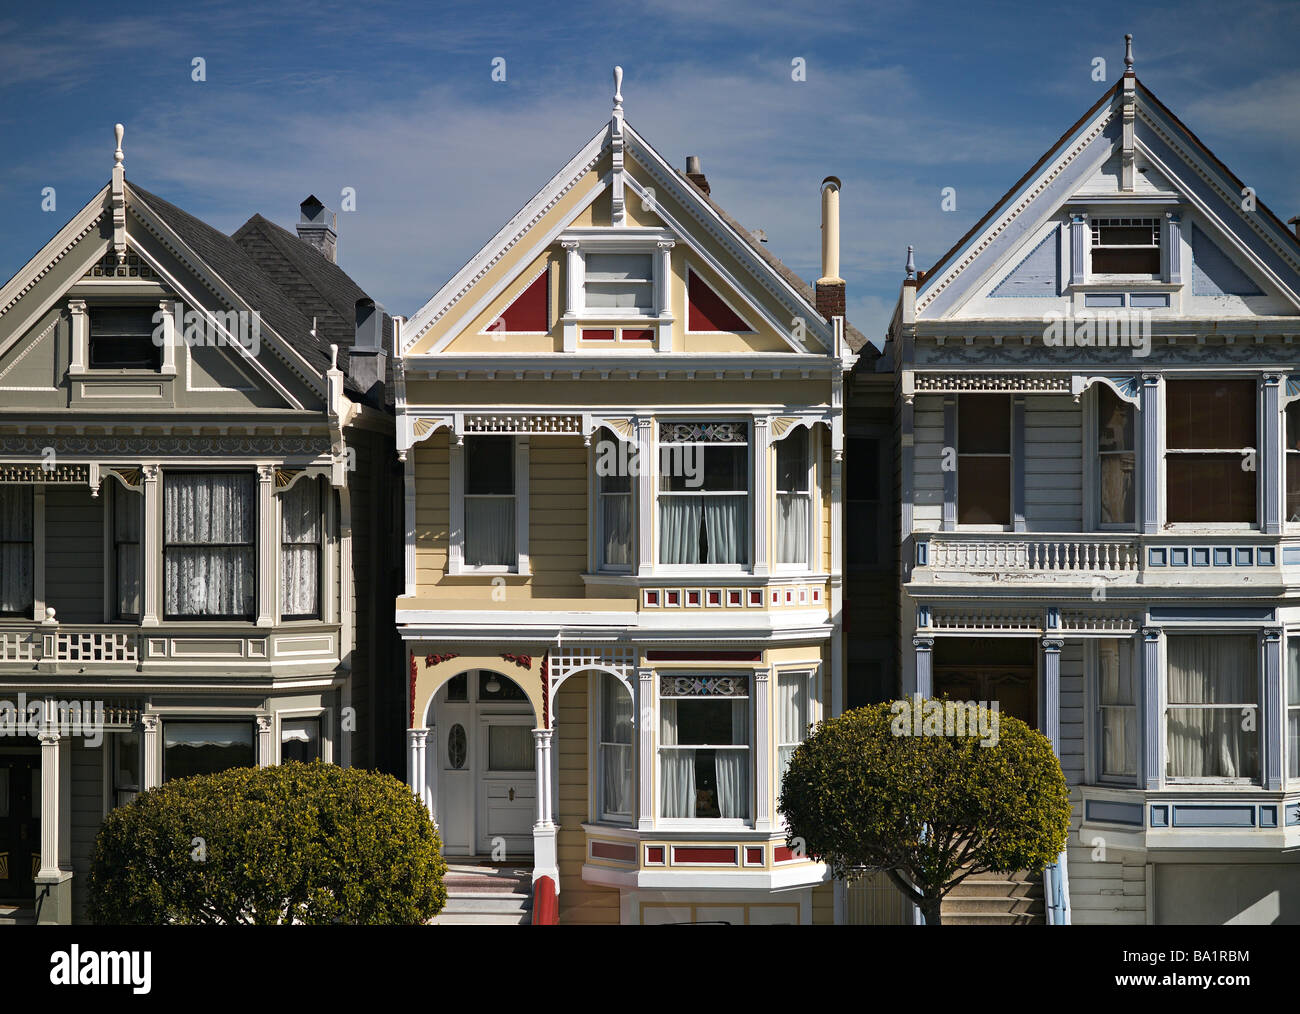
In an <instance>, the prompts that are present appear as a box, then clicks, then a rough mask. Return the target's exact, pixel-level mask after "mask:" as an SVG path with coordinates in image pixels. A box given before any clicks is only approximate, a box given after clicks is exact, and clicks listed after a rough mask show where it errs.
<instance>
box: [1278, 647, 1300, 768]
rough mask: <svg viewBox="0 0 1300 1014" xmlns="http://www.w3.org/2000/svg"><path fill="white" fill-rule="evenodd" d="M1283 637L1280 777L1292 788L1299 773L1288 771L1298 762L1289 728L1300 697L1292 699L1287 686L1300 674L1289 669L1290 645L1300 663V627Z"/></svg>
mask: <svg viewBox="0 0 1300 1014" xmlns="http://www.w3.org/2000/svg"><path fill="white" fill-rule="evenodd" d="M1283 637H1284V640H1283V643H1282V691H1283V694H1282V709H1283V711H1284V712H1285V716H1284V718H1283V721H1282V758H1283V762H1284V765H1285V766H1284V767H1283V769H1282V779H1283V783H1284V784H1286V785H1288V786H1290V787H1292V788H1294V787H1295V786H1297V785H1300V774H1297V775H1292V774H1291V773H1290V772H1291V766H1292V764H1300V757H1297V756H1294V755H1293V751H1292V749H1291V735H1290V728H1291V716H1292V714H1296V715H1300V697H1297V698H1296V699H1295V700H1292V699H1291V695H1290V692H1289V688H1290V685H1291V677H1292V675H1300V674H1293V673H1292V671H1291V666H1292V658H1291V651H1292V645H1295V646H1296V658H1295V663H1296V664H1297V665H1300V629H1292V630H1287V631H1286V632H1285V633H1284V635H1283ZM1297 750H1300V746H1297Z"/></svg>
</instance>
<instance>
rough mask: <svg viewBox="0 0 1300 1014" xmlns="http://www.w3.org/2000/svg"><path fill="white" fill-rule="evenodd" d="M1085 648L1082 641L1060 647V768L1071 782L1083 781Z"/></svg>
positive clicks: (1068, 642) (1066, 643)
mask: <svg viewBox="0 0 1300 1014" xmlns="http://www.w3.org/2000/svg"><path fill="white" fill-rule="evenodd" d="M1083 685H1084V652H1083V642H1082V641H1066V642H1065V647H1064V648H1063V649H1062V650H1061V769H1062V770H1063V771H1064V772H1065V779H1066V781H1067V782H1068V783H1069V784H1070V785H1071V786H1075V785H1078V784H1079V783H1080V782H1081V781H1083V742H1084V703H1083V702H1084V692H1083Z"/></svg>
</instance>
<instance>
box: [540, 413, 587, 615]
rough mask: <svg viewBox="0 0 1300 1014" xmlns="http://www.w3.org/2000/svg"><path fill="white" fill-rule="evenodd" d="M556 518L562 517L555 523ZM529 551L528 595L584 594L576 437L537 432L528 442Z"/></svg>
mask: <svg viewBox="0 0 1300 1014" xmlns="http://www.w3.org/2000/svg"><path fill="white" fill-rule="evenodd" d="M557 518H563V519H564V522H563V523H562V524H554V523H553V522H554V520H555V519H557ZM548 522H552V523H548ZM528 556H529V562H530V564H531V566H532V571H533V579H532V581H531V582H530V585H531V588H532V595H533V597H535V598H536V597H544V598H582V597H583V596H584V595H585V594H586V589H585V586H584V585H583V583H582V573H583V571H585V570H586V569H587V449H586V448H585V447H583V446H582V438H581V437H576V436H573V437H569V436H566V437H540V438H537V439H535V440H533V441H532V442H531V443H530V445H529V448H528Z"/></svg>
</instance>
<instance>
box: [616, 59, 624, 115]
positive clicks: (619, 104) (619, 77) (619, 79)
mask: <svg viewBox="0 0 1300 1014" xmlns="http://www.w3.org/2000/svg"><path fill="white" fill-rule="evenodd" d="M622 111H623V68H622V67H615V68H614V114H615V115H616V116H617V115H618V114H619V113H621V112H622Z"/></svg>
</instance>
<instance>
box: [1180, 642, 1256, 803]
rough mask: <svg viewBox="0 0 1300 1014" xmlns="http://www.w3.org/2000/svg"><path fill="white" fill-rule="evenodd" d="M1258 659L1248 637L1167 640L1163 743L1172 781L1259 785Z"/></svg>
mask: <svg viewBox="0 0 1300 1014" xmlns="http://www.w3.org/2000/svg"><path fill="white" fill-rule="evenodd" d="M1258 655H1259V648H1258V642H1257V639H1256V638H1255V637H1254V636H1253V635H1249V636H1247V635H1240V634H1214V635H1185V634H1180V635H1175V636H1171V637H1170V638H1169V649H1168V665H1169V674H1168V679H1169V686H1168V706H1167V707H1166V709H1165V736H1166V740H1165V742H1166V749H1167V751H1168V753H1167V757H1166V771H1167V773H1168V775H1169V777H1170V778H1171V779H1178V780H1182V781H1197V780H1202V781H1203V780H1212V781H1223V780H1229V781H1240V782H1246V781H1256V780H1258V778H1259V731H1258V730H1259V725H1260V720H1259V711H1258V707H1259V675H1258V665H1257V661H1258Z"/></svg>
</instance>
